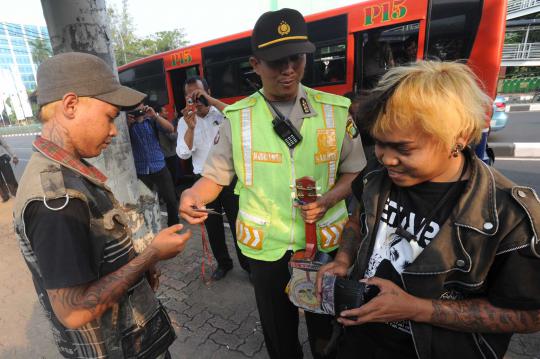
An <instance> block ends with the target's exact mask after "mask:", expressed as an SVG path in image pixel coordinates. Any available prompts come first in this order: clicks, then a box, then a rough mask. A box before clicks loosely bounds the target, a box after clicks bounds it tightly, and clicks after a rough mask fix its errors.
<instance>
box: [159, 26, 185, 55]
mask: <svg viewBox="0 0 540 359" xmlns="http://www.w3.org/2000/svg"><path fill="white" fill-rule="evenodd" d="M185 37H186V34H185V32H184V29H174V30H171V31H158V32H156V33H155V34H154V35H151V38H152V40H153V41H154V42H155V45H156V49H157V51H158V52H164V51H169V50H174V49H177V48H179V47H182V46H185V45H187V44H188V41H187V40H186V39H185Z"/></svg>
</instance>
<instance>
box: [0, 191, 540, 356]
mask: <svg viewBox="0 0 540 359" xmlns="http://www.w3.org/2000/svg"><path fill="white" fill-rule="evenodd" d="M12 205H13V200H11V201H10V202H8V203H4V204H2V203H0V253H2V254H3V256H2V260H1V261H0V283H2V285H1V286H0V359H8V358H9V359H19V358H20V359H30V358H31V359H34V358H39V359H53V358H58V352H57V350H56V347H55V345H54V343H53V341H52V335H51V332H50V328H49V325H48V322H47V320H46V319H45V318H44V316H43V313H42V312H41V309H40V306H39V303H38V302H37V297H36V295H35V291H34V288H33V285H32V280H31V277H30V274H29V272H28V270H27V268H26V265H25V263H24V262H23V260H22V257H21V255H20V253H19V249H18V245H17V243H16V241H15V237H14V235H13V230H12V225H11V218H12V215H11V210H12V209H11V207H12ZM199 228H200V227H193V228H192V229H193V231H194V235H193V238H192V239H191V241H190V242H189V243H188V245H187V246H186V249H185V251H184V252H183V253H182V254H181V255H180V256H178V257H177V258H174V259H172V260H169V261H167V262H164V263H163V264H162V265H161V270H162V273H163V274H162V277H161V280H162V283H161V287H160V290H159V292H158V296H159V297H160V298H161V300H162V301H163V303H164V304H165V306H166V307H167V308H168V309H169V313H170V316H171V319H172V321H173V324H174V326H175V329H176V332H177V334H178V339H177V340H176V341H175V343H174V344H173V345H172V347H171V348H170V350H171V354H172V357H173V358H175V359H176V358H180V359H184V358H186V359H187V358H197V359H206V358H216V359H227V358H240V359H241V358H267V354H266V350H265V348H264V342H263V336H262V332H261V327H260V323H259V318H258V314H257V309H256V306H255V299H254V294H253V288H252V287H251V284H250V283H249V280H248V276H247V274H246V273H245V272H243V270H242V269H241V268H240V266H239V265H238V263H237V262H236V256H235V254H236V253H235V251H234V247H233V244H232V239H231V237H230V232H229V234H228V238H227V239H228V241H229V242H228V243H229V251H230V253H231V254H232V257H233V259H234V261H235V267H234V269H233V270H232V271H231V272H229V274H228V275H227V277H226V278H225V279H223V280H221V281H219V282H215V283H210V284H209V285H206V284H204V283H203V282H202V280H201V277H200V275H201V267H200V261H201V248H202V245H201V238H200V229H199ZM300 338H301V340H302V343H303V347H304V353H305V358H311V353H310V351H309V346H308V343H307V332H306V327H305V322H304V320H301V326H300ZM514 338H515V339H514V341H513V345H512V347H511V349H510V351H509V353H508V355H507V356H506V358H508V359H540V334H534V335H527V336H515V337H514Z"/></svg>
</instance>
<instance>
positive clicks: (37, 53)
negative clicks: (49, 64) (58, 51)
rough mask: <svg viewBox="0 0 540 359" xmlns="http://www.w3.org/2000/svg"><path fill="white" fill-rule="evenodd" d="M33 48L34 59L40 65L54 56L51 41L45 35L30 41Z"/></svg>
mask: <svg viewBox="0 0 540 359" xmlns="http://www.w3.org/2000/svg"><path fill="white" fill-rule="evenodd" d="M30 47H31V48H32V60H33V61H34V63H35V64H36V66H39V64H41V63H42V62H43V61H44V60H45V59H47V58H48V57H51V56H52V49H51V45H50V43H49V41H47V40H46V39H45V38H43V37H38V38H35V39H33V40H31V41H30Z"/></svg>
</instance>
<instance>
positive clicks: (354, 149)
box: [202, 86, 366, 186]
mask: <svg viewBox="0 0 540 359" xmlns="http://www.w3.org/2000/svg"><path fill="white" fill-rule="evenodd" d="M314 116H317V112H316V111H315V109H314V108H313V106H312V105H311V104H310V103H309V100H307V95H306V93H305V91H304V88H303V87H302V86H299V89H298V95H297V96H296V100H295V103H294V106H293V108H292V110H291V113H290V116H289V119H290V120H291V122H292V124H293V125H294V126H295V127H296V128H297V129H300V128H302V124H303V123H304V119H308V120H309V118H310V117H314ZM214 143H215V144H214V146H213V147H212V149H211V150H210V153H209V154H208V158H207V160H206V163H205V165H204V169H203V173H202V175H203V176H204V177H206V178H208V179H211V180H212V181H214V182H215V183H217V184H219V185H221V186H227V185H229V184H230V183H231V181H232V179H233V177H234V175H235V171H234V162H233V154H232V134H231V124H230V122H229V121H223V123H222V124H221V126H220V129H219V132H218V134H217V136H216V138H215V140H214ZM365 165H366V157H365V155H364V150H363V148H362V142H361V140H360V136H356V137H355V138H353V137H352V136H349V135H347V134H345V136H344V137H343V145H342V146H341V155H340V158H339V167H338V172H339V173H356V172H360V171H361V170H362V169H363V168H364V167H365Z"/></svg>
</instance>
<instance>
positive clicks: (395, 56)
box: [354, 22, 420, 91]
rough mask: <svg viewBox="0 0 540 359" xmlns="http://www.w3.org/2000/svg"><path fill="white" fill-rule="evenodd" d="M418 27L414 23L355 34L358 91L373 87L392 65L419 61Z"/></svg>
mask: <svg viewBox="0 0 540 359" xmlns="http://www.w3.org/2000/svg"><path fill="white" fill-rule="evenodd" d="M419 27H420V26H419V23H418V22H412V23H407V24H399V25H395V26H388V27H381V28H375V29H370V30H367V31H361V32H357V33H355V34H354V37H355V38H354V43H355V66H354V68H355V74H354V75H355V76H354V78H355V89H356V91H361V90H369V89H372V88H374V87H375V86H376V85H377V83H378V81H379V80H380V78H381V77H382V75H384V74H385V73H386V71H388V70H389V69H390V68H392V67H394V66H403V65H406V64H408V63H411V62H414V61H416V59H417V57H418V55H419V53H418V33H419Z"/></svg>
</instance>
